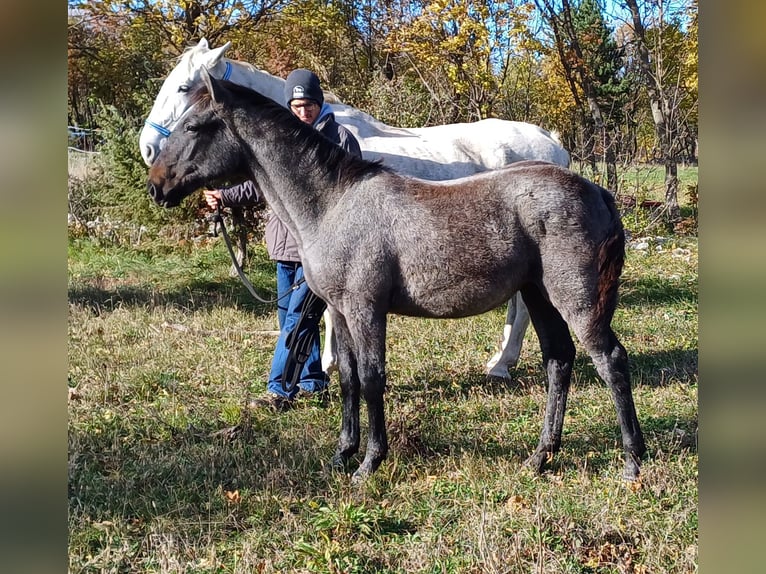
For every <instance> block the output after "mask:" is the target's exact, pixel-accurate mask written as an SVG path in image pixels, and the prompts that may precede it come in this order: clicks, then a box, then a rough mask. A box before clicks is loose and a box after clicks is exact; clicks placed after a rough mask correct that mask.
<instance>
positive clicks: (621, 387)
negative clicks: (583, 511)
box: [148, 75, 646, 479]
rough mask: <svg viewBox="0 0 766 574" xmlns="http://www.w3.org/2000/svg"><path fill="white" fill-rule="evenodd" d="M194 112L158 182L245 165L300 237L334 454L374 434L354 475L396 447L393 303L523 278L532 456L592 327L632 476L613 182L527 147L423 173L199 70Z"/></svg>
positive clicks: (472, 297) (478, 306) (406, 305)
mask: <svg viewBox="0 0 766 574" xmlns="http://www.w3.org/2000/svg"><path fill="white" fill-rule="evenodd" d="M204 79H205V86H203V87H202V88H201V89H200V90H198V91H197V92H196V94H195V95H194V102H195V103H194V106H193V109H192V111H191V112H190V113H189V114H188V115H187V116H186V117H185V118H184V120H183V122H182V128H183V129H176V130H175V131H174V132H173V133H172V135H171V136H170V137H169V138H168V141H167V145H166V146H165V148H164V149H163V151H162V152H161V153H160V154H159V157H158V158H157V160H156V161H155V163H154V164H153V166H152V167H151V169H150V171H149V183H148V188H149V193H150V194H151V196H152V197H153V198H154V200H155V201H156V202H157V203H158V204H159V205H162V206H165V207H173V206H176V205H178V204H179V203H180V202H181V201H182V200H183V199H184V198H185V197H186V196H188V195H189V194H191V193H192V192H194V191H195V190H197V189H199V188H200V187H201V186H203V185H210V184H214V183H216V181H217V180H220V179H222V178H226V179H229V180H233V179H238V178H251V179H253V180H254V181H256V182H257V183H258V185H260V187H261V189H262V190H263V193H264V195H265V197H266V198H267V199H268V201H269V204H270V205H271V207H272V209H274V211H275V213H276V214H277V216H278V217H279V218H280V219H282V221H284V222H285V224H286V225H287V226H288V227H289V228H290V231H291V232H292V233H293V234H294V235H295V237H296V238H298V240H299V242H300V243H301V246H302V247H301V248H302V254H301V256H302V260H303V264H304V268H305V275H306V281H307V282H308V284H309V286H310V287H311V289H312V291H314V292H315V293H316V294H317V295H319V296H320V297H321V298H322V299H324V300H325V301H326V302H327V303H328V305H329V308H330V311H331V313H332V318H333V321H334V324H335V328H336V334H337V341H338V351H339V355H338V359H339V371H340V379H341V390H342V396H343V422H342V428H341V433H340V440H339V443H338V449H337V451H336V453H335V457H334V463H335V464H336V465H337V466H341V467H345V465H346V463H347V462H348V460H349V459H350V457H352V456H353V455H354V454H355V453H356V452H357V451H358V450H359V441H360V430H359V406H360V405H359V400H360V395H361V396H362V397H364V400H365V401H366V402H367V410H368V416H369V437H368V442H367V450H366V453H365V458H364V461H363V462H362V464H361V465H360V466H359V468H358V469H357V470H356V472H355V473H354V477H355V478H356V479H359V478H364V477H365V476H367V475H369V474H371V473H372V472H374V471H375V470H376V469H377V468H378V466H379V465H380V463H381V462H382V461H383V460H384V458H385V457H386V453H387V451H388V441H387V437H386V425H385V415H384V409H383V393H384V390H385V386H386V369H385V354H386V344H385V343H386V316H387V314H388V313H398V314H402V315H410V316H417V317H439V318H455V317H466V316H469V315H476V314H479V313H484V312H486V311H488V310H490V309H493V308H495V307H497V306H499V305H501V304H503V303H505V302H506V301H507V300H508V299H509V297H510V296H511V295H512V294H513V293H514V292H515V291H517V290H520V291H521V293H522V295H523V297H524V301H525V303H526V305H527V307H528V309H529V314H530V316H531V319H532V323H533V325H534V327H535V330H536V331H537V335H538V338H539V340H540V346H541V348H542V354H543V363H544V365H545V368H546V370H547V374H548V401H547V405H546V408H545V419H544V421H543V428H542V432H541V435H540V442H539V444H538V446H537V448H536V449H535V452H534V453H532V455H531V456H530V457H529V459H528V460H527V461H526V464H528V465H530V466H531V467H533V468H534V469H535V470H537V471H541V470H542V469H543V467H544V466H545V463H546V462H547V461H548V459H549V458H550V457H551V456H552V455H553V454H554V453H555V452H556V451H557V450H558V449H559V448H560V446H561V433H562V427H563V423H564V411H565V409H566V401H567V394H568V391H569V385H570V381H571V376H572V365H573V362H574V358H575V347H574V343H573V341H572V337H571V336H570V332H569V329H570V328H571V329H572V331H573V332H574V333H575V335H576V336H577V338H578V339H579V340H580V341H581V342H582V344H583V346H584V347H585V349H586V350H587V352H588V354H589V355H590V356H591V358H592V359H593V362H594V363H595V366H596V369H597V370H598V373H599V375H600V376H601V377H602V378H603V379H604V380H605V381H606V382H607V384H608V385H609V387H610V388H611V391H612V397H613V399H614V403H615V406H616V409H617V418H618V420H619V423H620V428H621V430H622V440H623V447H624V450H625V469H624V475H625V477H626V478H629V479H634V478H636V477H637V476H638V473H639V465H640V459H641V458H642V456H643V455H644V453H645V450H646V449H645V446H644V439H643V435H642V433H641V429H640V426H639V423H638V418H637V417H636V410H635V406H634V404H633V395H632V392H631V387H630V379H629V374H628V356H627V353H626V352H625V349H624V348H623V346H622V345H621V344H620V342H619V341H618V340H617V337H616V336H615V334H614V332H613V331H612V328H611V326H610V324H611V321H612V316H613V314H614V310H615V307H616V305H617V289H618V285H619V277H620V273H621V272H622V266H623V259H624V255H625V238H624V233H623V228H622V224H621V222H620V218H619V215H618V213H617V210H616V209H615V206H614V201H613V199H612V196H611V195H610V194H609V192H607V191H606V190H604V189H603V188H601V187H599V186H598V185H596V184H594V183H592V182H590V181H588V180H586V179H584V178H582V177H580V176H579V175H577V174H575V173H573V172H571V171H569V170H567V169H565V168H562V167H560V166H557V165H554V164H549V163H545V162H538V161H526V162H519V163H515V164H512V165H511V166H509V167H507V168H504V169H500V170H497V171H493V172H485V173H481V174H477V175H474V176H470V177H466V178H463V179H459V180H454V181H449V182H438V183H435V182H427V181H421V180H417V179H412V178H407V177H403V176H400V175H398V174H396V173H394V172H393V171H391V170H390V169H387V168H385V167H383V166H381V165H380V164H378V163H373V162H369V161H365V160H361V159H358V158H355V157H353V156H351V155H348V154H346V153H345V152H343V150H341V149H340V148H339V147H337V146H335V145H334V144H332V143H330V142H328V141H327V140H326V139H324V138H323V137H322V136H321V135H320V134H319V133H317V132H316V131H315V130H313V129H312V128H311V127H309V126H306V125H304V124H303V123H302V122H300V120H298V119H297V118H295V117H293V116H292V115H291V114H290V113H289V112H288V111H287V110H286V109H284V108H283V107H281V106H279V105H277V104H276V103H275V102H273V101H272V100H270V99H268V98H266V97H265V96H262V95H260V94H258V93H256V92H253V91H252V90H249V89H247V88H243V87H241V86H236V85H234V84H231V83H229V82H220V81H216V80H214V79H212V78H210V77H209V76H207V75H204Z"/></svg>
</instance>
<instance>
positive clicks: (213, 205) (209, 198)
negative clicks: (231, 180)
mask: <svg viewBox="0 0 766 574" xmlns="http://www.w3.org/2000/svg"><path fill="white" fill-rule="evenodd" d="M202 193H203V194H205V201H206V202H207V204H208V207H210V209H212V210H213V211H215V210H216V209H218V205H219V204H221V205H223V202H222V201H221V191H220V190H218V189H205V190H202Z"/></svg>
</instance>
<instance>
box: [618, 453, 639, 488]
mask: <svg viewBox="0 0 766 574" xmlns="http://www.w3.org/2000/svg"><path fill="white" fill-rule="evenodd" d="M640 474H641V465H640V463H639V462H638V461H636V460H634V459H633V457H632V456H631V457H629V458H628V459H627V460H626V461H625V470H623V472H622V477H623V478H624V479H625V480H627V481H628V482H635V481H636V480H638V477H639V475H640Z"/></svg>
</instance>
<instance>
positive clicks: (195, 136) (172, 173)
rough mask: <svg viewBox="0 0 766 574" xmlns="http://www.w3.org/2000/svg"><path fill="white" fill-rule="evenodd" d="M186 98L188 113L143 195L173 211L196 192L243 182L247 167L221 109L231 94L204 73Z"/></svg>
mask: <svg viewBox="0 0 766 574" xmlns="http://www.w3.org/2000/svg"><path fill="white" fill-rule="evenodd" d="M200 79H201V83H200V85H199V86H198V87H197V88H195V89H194V90H193V91H191V92H189V93H188V95H187V96H188V100H189V109H188V110H187V111H186V113H184V115H183V118H182V120H181V123H180V125H179V129H176V130H174V131H173V132H172V133H171V134H170V135H169V136H168V137H167V139H166V142H165V145H163V146H162V150H161V151H160V152H159V154H158V155H157V157H156V158H155V160H154V161H153V162H152V165H151V166H150V169H149V179H148V182H147V190H148V192H149V195H150V196H151V198H152V199H153V200H154V201H155V202H156V203H157V204H159V205H161V206H162V207H168V208H169V207H175V206H177V205H179V204H180V203H181V201H183V200H184V198H186V197H187V196H189V195H191V194H192V193H194V192H195V191H196V190H198V189H200V188H201V187H203V186H205V185H208V184H211V183H214V182H217V181H220V180H223V179H224V178H226V179H229V180H230V179H233V178H238V177H242V178H244V177H246V176H247V171H246V166H247V161H246V159H245V157H244V155H243V152H242V147H241V145H239V142H238V141H237V139H236V136H235V135H234V134H233V133H232V131H231V130H228V129H226V127H225V124H226V114H227V107H226V104H227V103H228V102H229V101H230V100H231V98H232V95H231V93H230V92H229V91H228V90H227V89H226V88H225V87H224V86H222V85H221V83H220V82H219V81H218V80H216V79H215V78H213V77H211V75H210V74H209V73H208V72H207V70H205V69H204V68H203V69H202V72H201V74H200Z"/></svg>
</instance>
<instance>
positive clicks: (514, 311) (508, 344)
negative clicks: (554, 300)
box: [487, 292, 529, 379]
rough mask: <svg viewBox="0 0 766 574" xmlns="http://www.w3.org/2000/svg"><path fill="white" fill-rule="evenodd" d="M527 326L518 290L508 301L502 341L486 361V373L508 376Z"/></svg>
mask: <svg viewBox="0 0 766 574" xmlns="http://www.w3.org/2000/svg"><path fill="white" fill-rule="evenodd" d="M527 327H529V311H527V307H526V305H525V304H524V300H523V299H522V298H521V292H518V293H516V294H515V295H514V296H513V297H511V299H510V300H509V301H508V312H507V313H506V317H505V327H504V328H503V341H502V343H501V344H500V351H498V352H497V353H495V355H494V356H493V357H492V358H491V359H490V360H489V361H488V362H487V374H488V375H490V376H492V377H501V378H504V379H507V378H509V374H508V369H510V368H511V367H514V366H515V365H516V363H517V362H518V361H519V355H521V346H522V344H523V343H524V335H525V334H526V332H527Z"/></svg>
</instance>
